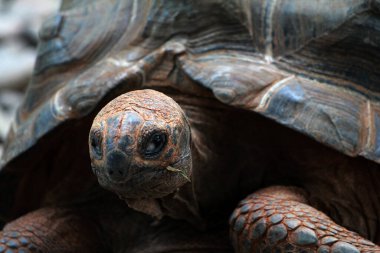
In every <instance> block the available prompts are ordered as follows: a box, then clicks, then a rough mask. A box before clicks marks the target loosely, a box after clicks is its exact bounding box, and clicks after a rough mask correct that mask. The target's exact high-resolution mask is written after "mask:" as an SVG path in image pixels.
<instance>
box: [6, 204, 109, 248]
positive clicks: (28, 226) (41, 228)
mask: <svg viewBox="0 0 380 253" xmlns="http://www.w3.org/2000/svg"><path fill="white" fill-rule="evenodd" d="M102 249H104V248H102V245H101V240H100V238H98V234H97V229H96V226H95V225H94V224H93V223H92V222H90V221H89V220H87V219H86V217H83V216H82V215H79V214H77V213H75V212H74V211H71V210H67V209H59V208H44V209H39V210H37V211H34V212H32V213H29V214H27V215H25V216H22V217H21V218H19V219H17V220H15V221H12V222H10V223H8V224H7V225H6V226H5V227H4V229H3V231H2V232H0V252H1V253H3V252H4V253H11V252H18V253H21V252H83V253H85V252H102Z"/></svg>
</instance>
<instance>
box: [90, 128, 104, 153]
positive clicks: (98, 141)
mask: <svg viewBox="0 0 380 253" xmlns="http://www.w3.org/2000/svg"><path fill="white" fill-rule="evenodd" d="M102 139H103V138H102V134H101V132H100V131H99V130H95V131H93V132H91V137H90V145H91V150H92V153H93V155H94V158H95V159H98V160H100V159H102V156H103V152H102Z"/></svg>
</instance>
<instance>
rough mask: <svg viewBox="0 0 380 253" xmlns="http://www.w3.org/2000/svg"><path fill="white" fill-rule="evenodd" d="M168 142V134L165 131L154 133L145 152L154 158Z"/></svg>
mask: <svg viewBox="0 0 380 253" xmlns="http://www.w3.org/2000/svg"><path fill="white" fill-rule="evenodd" d="M166 143H167V136H166V134H164V133H153V134H152V135H151V136H150V137H149V138H148V141H147V142H146V144H145V146H144V148H143V153H144V156H145V157H147V158H152V157H155V156H156V155H158V154H159V153H160V152H161V151H162V150H163V149H164V147H165V145H166Z"/></svg>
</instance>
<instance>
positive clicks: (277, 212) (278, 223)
mask: <svg viewBox="0 0 380 253" xmlns="http://www.w3.org/2000/svg"><path fill="white" fill-rule="evenodd" d="M230 225H231V236H232V240H233V244H234V247H235V250H236V252H239V253H243V252H244V253H245V252H265V253H266V252H300V253H301V252H306V253H309V252H310V253H312V252H318V253H327V252H333V253H359V252H362V253H364V252H380V247H379V246H377V245H375V244H373V243H372V242H370V241H368V240H366V239H364V238H362V237H361V236H360V235H358V234H357V233H354V232H352V231H349V230H347V229H345V228H344V227H341V226H339V225H337V224H335V222H334V221H332V220H331V219H330V218H329V217H328V216H326V215H325V214H324V213H322V212H320V211H318V210H316V209H315V208H313V207H311V206H309V205H307V201H306V199H305V197H304V195H303V193H302V190H300V189H298V188H295V187H281V186H274V187H269V188H266V189H263V190H261V191H259V192H257V193H254V194H252V195H250V196H248V197H247V198H246V199H245V200H243V201H242V202H240V204H239V206H238V208H237V209H236V210H235V211H234V213H233V214H232V216H231V219H230Z"/></svg>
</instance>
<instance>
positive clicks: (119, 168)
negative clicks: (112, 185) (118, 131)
mask: <svg viewBox="0 0 380 253" xmlns="http://www.w3.org/2000/svg"><path fill="white" fill-rule="evenodd" d="M129 165H130V159H129V157H128V156H127V155H125V154H124V153H123V152H121V151H119V150H113V151H111V152H109V153H108V154H107V162H106V166H107V173H108V177H109V178H110V179H111V180H112V181H116V182H117V181H122V180H124V179H125V178H126V176H127V174H128V173H127V172H128V169H129Z"/></svg>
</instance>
